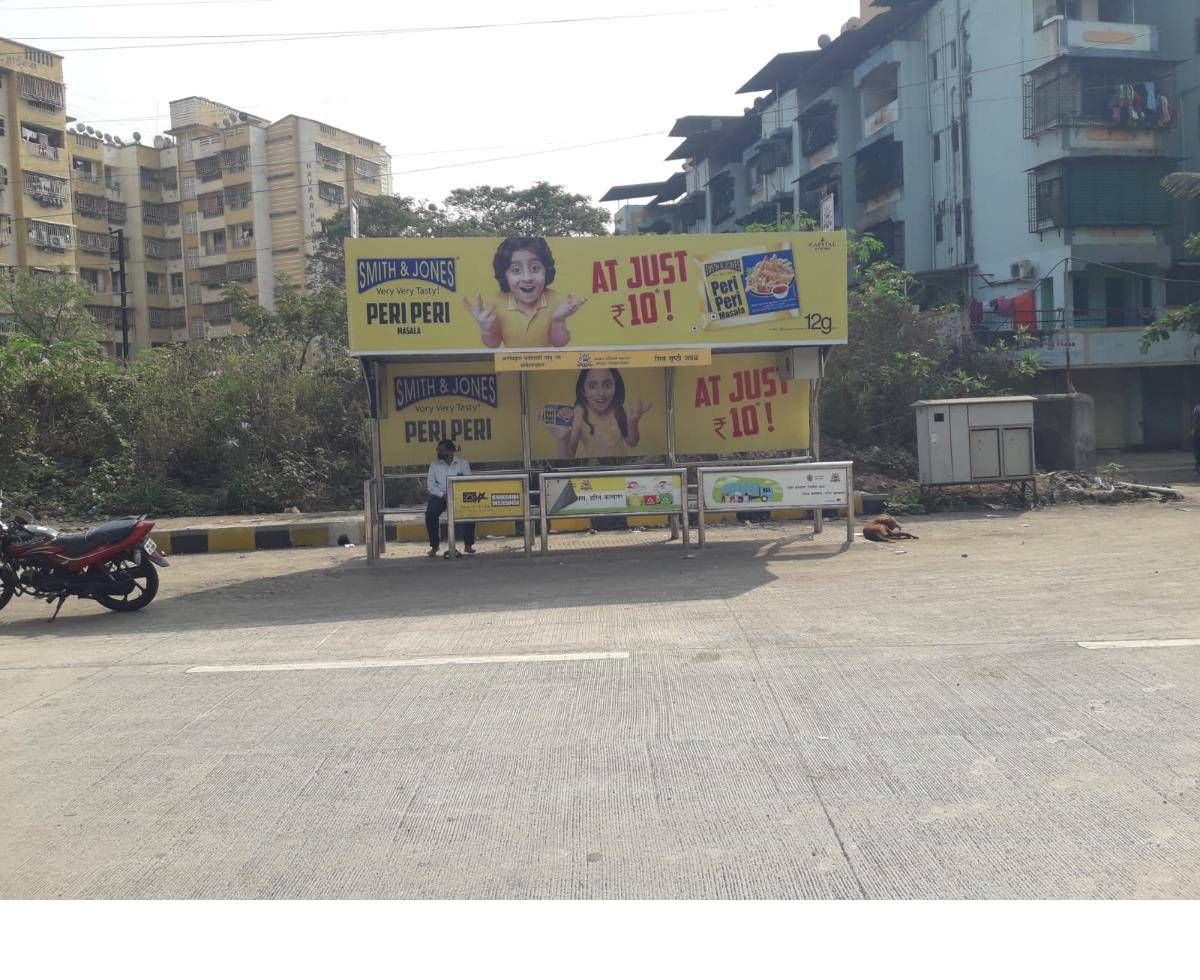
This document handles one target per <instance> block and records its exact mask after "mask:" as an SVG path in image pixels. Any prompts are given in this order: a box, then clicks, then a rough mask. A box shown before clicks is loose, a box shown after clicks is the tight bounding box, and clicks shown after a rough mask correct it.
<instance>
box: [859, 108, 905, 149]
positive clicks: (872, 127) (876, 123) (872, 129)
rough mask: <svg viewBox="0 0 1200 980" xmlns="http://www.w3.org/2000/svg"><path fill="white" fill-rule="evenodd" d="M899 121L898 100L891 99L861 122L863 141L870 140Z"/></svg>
mask: <svg viewBox="0 0 1200 980" xmlns="http://www.w3.org/2000/svg"><path fill="white" fill-rule="evenodd" d="M899 119H900V100H899V99H893V100H892V101H891V102H888V103H887V104H886V105H881V106H880V107H879V108H878V109H876V110H875V111H874V112H872V113H871V115H869V116H868V117H867V118H866V119H864V120H863V139H870V138H871V137H872V136H874V135H875V134H876V133H878V132H879V131H880V130H881V129H883V128H884V127H885V126H890V125H891V124H892V123H894V122H898V121H899Z"/></svg>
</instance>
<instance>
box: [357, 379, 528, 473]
mask: <svg viewBox="0 0 1200 980" xmlns="http://www.w3.org/2000/svg"><path fill="white" fill-rule="evenodd" d="M381 396H382V397H381V402H382V405H381V417H380V420H379V432H380V439H381V446H382V450H383V465H384V466H415V465H428V464H429V463H432V462H433V460H434V458H435V456H436V453H435V451H434V449H435V447H436V446H437V444H438V442H440V441H441V440H442V439H452V440H453V441H454V443H455V445H457V446H459V447H461V450H462V454H463V456H465V457H466V458H467V459H469V460H470V461H471V462H474V463H500V462H513V461H519V460H521V459H522V456H523V452H522V448H521V391H520V384H519V382H518V380H517V376H516V375H515V374H502V375H497V374H496V373H495V371H493V370H492V367H491V364H489V363H488V362H486V361H479V362H459V363H446V364H390V365H388V368H387V375H386V383H385V386H384V390H383V392H382V393H381Z"/></svg>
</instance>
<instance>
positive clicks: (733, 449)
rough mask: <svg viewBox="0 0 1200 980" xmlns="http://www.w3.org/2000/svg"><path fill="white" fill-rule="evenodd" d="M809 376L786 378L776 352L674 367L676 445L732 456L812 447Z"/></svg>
mask: <svg viewBox="0 0 1200 980" xmlns="http://www.w3.org/2000/svg"><path fill="white" fill-rule="evenodd" d="M808 398H809V388H808V382H807V381H787V380H785V379H784V377H783V375H782V374H781V373H780V371H779V364H778V358H777V356H776V355H775V354H771V353H766V354H728V355H726V356H723V357H714V358H713V362H712V364H711V365H710V366H708V367H687V368H677V369H676V371H675V449H676V452H679V453H684V454H687V455H707V454H712V455H717V456H722V455H729V454H730V453H744V452H765V451H778V450H787V449H807V448H808Z"/></svg>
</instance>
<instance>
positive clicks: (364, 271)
mask: <svg viewBox="0 0 1200 980" xmlns="http://www.w3.org/2000/svg"><path fill="white" fill-rule="evenodd" d="M413 281H415V282H427V283H430V284H431V285H434V286H441V287H442V288H443V289H448V290H450V292H454V288H455V286H456V285H457V284H458V272H457V270H456V269H455V265H454V259H359V260H358V291H359V293H365V292H366V291H367V290H369V289H374V288H375V287H376V286H382V285H383V284H384V283H388V282H413Z"/></svg>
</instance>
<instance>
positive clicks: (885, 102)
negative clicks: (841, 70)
mask: <svg viewBox="0 0 1200 980" xmlns="http://www.w3.org/2000/svg"><path fill="white" fill-rule="evenodd" d="M860 87H861V89H862V93H861V99H862V117H863V125H862V138H863V139H864V140H869V139H872V138H873V137H875V136H877V135H878V134H879V133H881V132H883V130H884V129H886V128H887V127H888V126H890V125H892V124H893V123H896V122H898V121H899V120H900V72H899V66H898V65H897V64H896V63H894V62H890V61H889V62H885V63H883V64H881V65H880V66H879V67H878V68H875V69H873V70H872V71H871V72H870V73H869V74H868V75H866V76H865V77H864V78H863V80H862V83H861V86H860Z"/></svg>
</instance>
